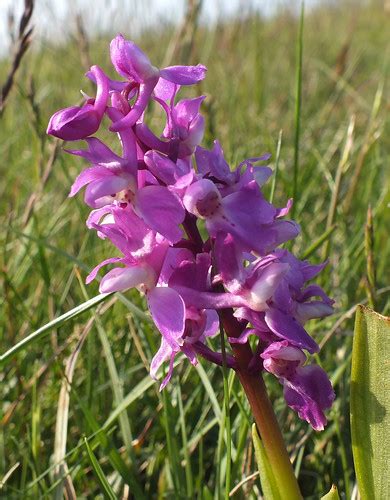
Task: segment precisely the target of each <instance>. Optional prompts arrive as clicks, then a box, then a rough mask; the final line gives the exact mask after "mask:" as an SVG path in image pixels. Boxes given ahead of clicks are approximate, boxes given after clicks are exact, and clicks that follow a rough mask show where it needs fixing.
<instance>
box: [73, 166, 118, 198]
mask: <svg viewBox="0 0 390 500" xmlns="http://www.w3.org/2000/svg"><path fill="white" fill-rule="evenodd" d="M113 175H114V174H113V172H111V171H110V170H108V168H105V167H101V166H94V167H90V168H86V169H85V170H83V171H82V172H81V174H80V175H79V176H78V177H77V178H76V180H75V181H74V183H73V185H72V187H71V189H70V193H69V196H74V195H75V194H77V193H78V192H79V191H80V189H82V188H83V187H84V186H85V185H87V184H89V183H90V182H93V181H96V180H100V179H103V178H105V177H110V176H113Z"/></svg>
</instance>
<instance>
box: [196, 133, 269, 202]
mask: <svg viewBox="0 0 390 500" xmlns="http://www.w3.org/2000/svg"><path fill="white" fill-rule="evenodd" d="M195 158H196V165H197V169H198V172H199V173H200V174H201V175H202V177H203V178H206V179H211V180H212V181H213V182H215V183H216V184H217V185H218V188H219V189H220V191H221V193H222V194H223V195H224V196H226V195H227V194H230V193H232V192H234V191H238V190H240V189H241V188H242V187H244V186H245V185H247V184H249V183H250V182H251V181H255V182H256V183H257V185H258V186H259V187H261V186H263V184H265V182H266V181H267V180H268V179H269V177H270V176H271V175H272V170H271V169H270V168H269V167H263V166H255V165H254V163H257V162H260V161H265V160H269V158H270V155H269V154H264V155H262V156H258V157H256V158H248V159H246V160H244V161H243V162H241V163H240V164H239V165H238V166H237V168H236V169H235V170H234V171H231V170H230V167H229V164H228V163H227V161H226V160H225V157H224V153H223V149H222V147H221V145H220V143H219V141H214V145H213V148H212V150H211V151H209V150H208V149H205V148H202V147H200V146H198V147H197V148H196V151H195Z"/></svg>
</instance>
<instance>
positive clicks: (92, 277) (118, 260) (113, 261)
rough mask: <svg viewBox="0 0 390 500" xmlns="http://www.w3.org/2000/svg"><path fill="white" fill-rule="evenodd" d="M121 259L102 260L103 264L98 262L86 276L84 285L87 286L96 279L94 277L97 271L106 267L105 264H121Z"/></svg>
mask: <svg viewBox="0 0 390 500" xmlns="http://www.w3.org/2000/svg"><path fill="white" fill-rule="evenodd" d="M121 261H122V259H121V258H120V257H111V258H110V259H106V260H103V262H100V264H98V265H97V266H96V267H94V268H93V269H92V271H91V272H90V273H89V274H88V276H87V277H86V279H85V283H86V284H87V285H89V283H91V281H93V280H94V279H95V278H96V275H97V273H98V271H99V269H100V268H102V267H103V266H106V265H107V264H114V263H116V262H121Z"/></svg>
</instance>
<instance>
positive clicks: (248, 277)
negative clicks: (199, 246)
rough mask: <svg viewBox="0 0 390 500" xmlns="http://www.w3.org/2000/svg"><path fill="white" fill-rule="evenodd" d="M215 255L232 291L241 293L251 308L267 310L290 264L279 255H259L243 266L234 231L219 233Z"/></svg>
mask: <svg viewBox="0 0 390 500" xmlns="http://www.w3.org/2000/svg"><path fill="white" fill-rule="evenodd" d="M215 258H216V263H217V266H218V271H219V276H220V278H221V279H222V282H223V284H224V286H225V288H226V289H227V290H229V292H231V293H233V294H235V295H239V296H241V297H242V298H243V299H244V301H245V303H246V306H247V307H248V308H249V309H251V310H252V311H266V310H267V309H269V306H268V304H267V301H269V300H270V299H271V297H272V295H273V294H274V292H275V290H276V289H277V287H278V286H279V283H280V282H281V280H282V278H283V276H284V275H285V274H286V273H287V272H288V270H289V265H288V264H285V263H282V262H278V261H277V259H267V258H265V259H260V260H257V261H254V262H252V263H249V264H248V265H247V266H246V267H244V262H243V256H242V252H240V251H239V249H238V247H237V246H236V245H235V242H234V238H233V236H232V235H231V234H227V235H225V234H224V233H218V235H217V237H216V240H215Z"/></svg>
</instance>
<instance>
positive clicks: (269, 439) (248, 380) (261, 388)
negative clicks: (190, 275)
mask: <svg viewBox="0 0 390 500" xmlns="http://www.w3.org/2000/svg"><path fill="white" fill-rule="evenodd" d="M221 319H222V324H223V327H224V329H225V331H226V333H227V335H228V337H237V336H238V335H239V334H240V332H241V330H242V327H241V325H240V324H239V322H238V321H237V320H236V319H235V318H234V317H233V315H232V312H231V311H229V310H224V311H221ZM232 351H233V354H234V357H235V358H236V362H237V365H238V366H237V367H236V373H237V375H238V378H239V380H240V382H241V385H242V387H243V389H244V391H245V394H246V396H247V398H248V401H249V404H250V407H251V409H252V413H253V417H254V419H255V422H256V425H257V428H258V431H259V435H260V438H261V440H262V442H263V445H264V448H265V451H266V454H267V457H268V460H269V463H270V465H271V467H272V471H273V474H274V476H275V479H276V481H277V484H278V487H279V492H280V495H281V498H282V499H283V500H300V499H302V495H301V492H300V490H299V486H298V482H297V480H296V477H295V475H294V470H293V468H292V465H291V462H290V458H289V456H288V453H287V450H286V446H285V444H284V440H283V436H282V433H281V431H280V428H279V424H278V421H277V419H276V416H275V413H274V410H273V408H272V404H271V401H270V399H269V397H268V394H267V390H266V387H265V384H264V381H263V378H262V377H261V375H260V374H259V373H256V374H255V373H251V372H250V371H249V370H248V366H249V363H250V361H251V360H252V358H253V352H252V349H251V347H250V345H249V344H248V343H246V344H232Z"/></svg>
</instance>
